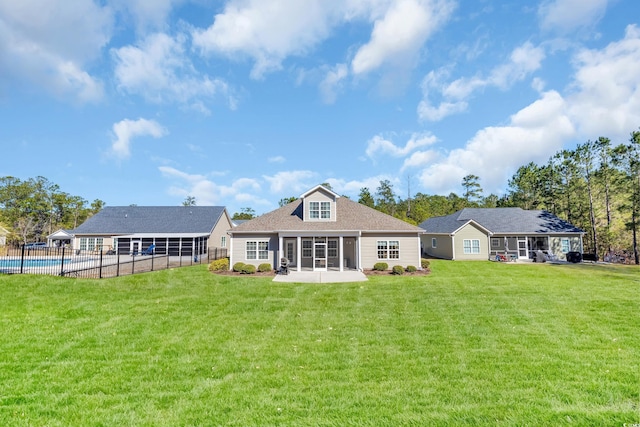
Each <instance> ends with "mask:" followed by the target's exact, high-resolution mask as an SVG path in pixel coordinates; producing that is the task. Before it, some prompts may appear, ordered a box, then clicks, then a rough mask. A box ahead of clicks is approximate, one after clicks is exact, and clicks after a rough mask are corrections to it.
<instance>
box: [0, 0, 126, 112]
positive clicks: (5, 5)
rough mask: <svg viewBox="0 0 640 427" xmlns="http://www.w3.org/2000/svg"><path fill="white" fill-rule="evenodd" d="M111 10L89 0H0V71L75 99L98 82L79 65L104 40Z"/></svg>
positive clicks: (94, 91)
mask: <svg viewBox="0 0 640 427" xmlns="http://www.w3.org/2000/svg"><path fill="white" fill-rule="evenodd" d="M112 26H113V16H112V11H111V9H110V8H109V7H108V6H104V7H101V6H99V5H97V4H95V3H94V2H93V1H91V0H78V1H74V2H60V1H58V2H56V1H50V0H21V1H2V2H0V75H5V76H7V77H8V78H9V79H10V81H14V82H17V83H18V84H29V85H36V86H38V87H42V88H44V89H45V90H46V91H48V92H49V93H51V94H53V95H55V96H59V97H62V98H70V99H73V100H77V101H80V102H88V101H98V100H100V99H101V98H102V96H103V87H102V83H101V82H100V81H99V79H97V78H96V77H94V76H91V75H90V74H89V72H88V71H87V70H86V69H85V67H86V65H87V64H88V63H89V62H90V61H91V60H93V59H95V58H97V57H99V55H100V53H101V49H102V48H103V47H104V46H105V45H106V44H107V43H108V42H109V39H110V37H111V30H112Z"/></svg>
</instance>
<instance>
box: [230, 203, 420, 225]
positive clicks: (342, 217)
mask: <svg viewBox="0 0 640 427" xmlns="http://www.w3.org/2000/svg"><path fill="white" fill-rule="evenodd" d="M302 206H303V202H302V199H297V200H295V201H293V202H291V203H289V204H288V205H286V206H283V207H281V208H278V209H276V210H274V211H271V212H269V213H266V214H264V215H261V216H259V217H257V218H254V219H252V220H250V221H247V222H245V223H242V224H239V225H238V226H237V227H235V228H234V229H233V233H242V232H269V233H273V232H279V231H319V232H320V231H395V232H417V233H420V232H422V229H421V228H419V227H416V226H415V225H411V224H409V223H407V222H405V221H402V220H400V219H397V218H394V217H392V216H390V215H387V214H384V213H382V212H379V211H377V210H375V209H372V208H370V207H368V206H365V205H363V204H360V203H357V202H354V201H352V200H349V199H348V198H346V197H338V198H337V199H336V220H335V221H317V222H316V221H314V222H309V221H307V222H305V221H303V219H302V218H303V214H302Z"/></svg>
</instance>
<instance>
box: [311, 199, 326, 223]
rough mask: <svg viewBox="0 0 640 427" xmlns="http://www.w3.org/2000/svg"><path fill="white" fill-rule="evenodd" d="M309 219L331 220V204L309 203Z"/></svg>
mask: <svg viewBox="0 0 640 427" xmlns="http://www.w3.org/2000/svg"><path fill="white" fill-rule="evenodd" d="M309 218H311V219H331V202H309Z"/></svg>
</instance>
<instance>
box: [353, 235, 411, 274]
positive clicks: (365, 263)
mask: <svg viewBox="0 0 640 427" xmlns="http://www.w3.org/2000/svg"><path fill="white" fill-rule="evenodd" d="M378 240H397V241H398V242H399V244H400V258H398V259H378ZM360 245H361V246H360V248H361V250H362V266H361V267H362V268H363V269H371V268H373V265H374V264H375V263H377V262H386V263H387V264H389V268H391V267H393V266H394V265H401V266H403V267H406V266H408V265H413V266H414V267H417V268H420V248H419V240H418V239H417V238H416V235H415V234H414V235H411V236H398V235H397V234H387V233H381V234H366V235H363V236H362V238H361V242H360Z"/></svg>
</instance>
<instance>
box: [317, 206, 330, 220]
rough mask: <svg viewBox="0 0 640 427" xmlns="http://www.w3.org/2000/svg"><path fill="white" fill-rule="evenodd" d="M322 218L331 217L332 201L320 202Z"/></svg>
mask: <svg viewBox="0 0 640 427" xmlns="http://www.w3.org/2000/svg"><path fill="white" fill-rule="evenodd" d="M320 218H321V219H331V202H320Z"/></svg>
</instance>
